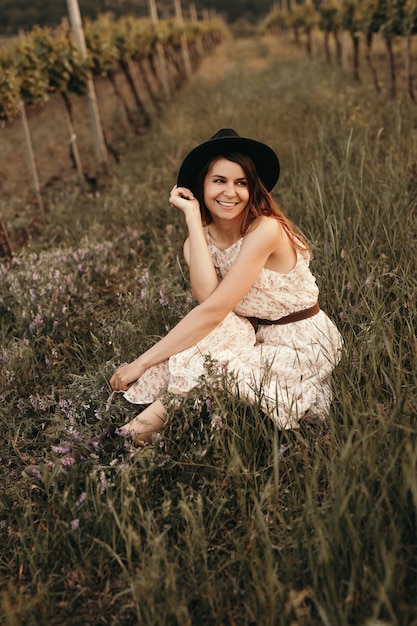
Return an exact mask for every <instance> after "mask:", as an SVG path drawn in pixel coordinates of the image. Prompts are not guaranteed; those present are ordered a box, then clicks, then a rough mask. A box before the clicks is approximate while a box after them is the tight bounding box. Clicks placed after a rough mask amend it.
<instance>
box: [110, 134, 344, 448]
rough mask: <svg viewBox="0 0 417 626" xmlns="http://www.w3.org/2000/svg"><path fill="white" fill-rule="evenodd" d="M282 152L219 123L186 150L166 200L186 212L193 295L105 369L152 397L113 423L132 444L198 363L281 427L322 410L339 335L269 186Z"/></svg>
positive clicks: (195, 373) (183, 387)
mask: <svg viewBox="0 0 417 626" xmlns="http://www.w3.org/2000/svg"><path fill="white" fill-rule="evenodd" d="M279 172H280V167H279V161H278V157H277V156H276V154H275V153H274V152H273V150H272V149H271V148H270V147H269V146H267V145H266V144H263V143H261V142H258V141H255V140H252V139H247V138H243V137H240V136H239V135H238V134H237V133H236V132H235V131H234V130H232V129H223V130H221V131H219V132H218V133H216V135H214V136H213V137H212V138H211V139H210V140H209V141H207V142H205V143H203V144H201V145H200V146H197V147H196V148H194V150H192V151H191V152H190V153H189V154H188V156H187V157H186V158H185V159H184V162H183V163H182V165H181V168H180V170H179V174H178V181H177V183H178V184H177V185H175V186H174V187H173V189H172V191H171V195H170V198H169V202H170V204H171V206H172V207H175V208H176V209H178V210H179V211H181V212H182V213H183V215H184V218H185V222H186V226H187V229H188V237H187V239H186V241H185V243H184V257H185V260H186V263H187V265H188V267H189V271H190V279H191V286H192V290H193V295H194V297H195V298H196V300H197V301H198V305H197V306H196V307H195V308H194V309H193V310H191V311H190V313H188V314H187V315H186V316H185V317H184V318H183V319H182V320H181V321H180V322H179V323H178V324H177V325H176V326H175V327H174V328H173V329H172V330H171V331H170V332H169V333H168V334H167V335H166V336H165V337H164V338H163V339H161V340H160V341H158V342H157V343H156V344H155V345H154V346H153V347H152V348H150V349H149V350H147V351H146V352H145V353H144V354H142V355H141V356H139V357H138V358H137V359H135V360H134V361H133V362H131V363H129V364H128V365H125V366H123V367H121V368H119V369H118V370H117V371H116V372H115V374H114V375H113V376H112V378H111V380H110V384H111V386H112V388H113V389H114V390H116V391H123V392H124V395H125V398H126V399H127V400H128V401H129V402H131V403H134V404H140V405H143V404H145V405H146V404H149V405H150V406H149V407H148V408H146V409H145V410H144V411H143V412H142V413H140V414H139V415H138V416H137V417H136V418H135V419H133V420H132V421H130V422H129V423H128V424H126V425H125V426H124V428H123V429H121V431H120V433H121V434H123V435H129V436H131V437H132V439H133V440H134V441H136V442H137V443H138V444H139V445H140V444H144V443H146V442H148V441H150V440H151V439H152V436H153V434H154V433H155V432H157V431H159V430H160V429H161V427H162V426H163V425H164V423H165V419H166V408H165V406H164V394H165V393H166V392H167V391H168V392H171V393H174V394H186V393H187V392H189V391H190V390H191V389H193V388H195V387H196V386H198V384H199V380H200V379H201V376H202V375H204V374H205V372H206V364H207V362H208V361H209V362H210V367H211V368H213V364H214V367H216V365H217V366H218V369H219V372H226V373H228V374H230V376H231V378H232V379H233V381H234V382H235V384H236V393H237V394H239V395H241V396H242V397H245V398H247V399H248V400H249V401H251V402H259V403H260V405H261V407H262V410H263V411H264V412H265V413H266V414H267V415H269V416H270V417H271V419H272V420H273V421H274V422H275V423H276V425H277V426H278V427H279V428H282V429H288V428H296V427H297V425H298V423H299V420H300V419H302V418H303V416H305V414H306V413H307V412H309V414H310V416H312V415H314V416H316V417H319V418H324V417H325V416H326V414H327V412H328V409H329V404H330V400H331V394H330V386H329V377H330V375H331V373H332V370H333V368H334V366H335V364H336V363H337V362H338V361H339V358H340V353H341V345H342V341H341V337H340V335H339V332H338V330H337V329H336V327H335V325H334V324H333V322H332V321H331V320H330V319H329V318H328V317H327V315H326V314H325V313H324V311H321V310H320V307H319V305H318V301H317V299H318V287H317V285H316V281H315V278H314V276H313V275H312V274H311V271H310V269H309V261H310V253H309V248H308V245H307V243H306V242H305V241H304V240H303V239H302V237H301V236H300V235H298V234H297V233H296V232H295V230H294V228H293V226H292V224H291V223H290V221H289V220H288V219H287V218H286V216H285V215H284V214H283V213H282V211H281V210H280V209H279V207H278V206H277V205H276V203H275V202H274V200H273V199H272V197H271V195H270V193H269V192H270V190H271V189H272V188H273V187H274V186H275V184H276V182H277V180H278V177H279Z"/></svg>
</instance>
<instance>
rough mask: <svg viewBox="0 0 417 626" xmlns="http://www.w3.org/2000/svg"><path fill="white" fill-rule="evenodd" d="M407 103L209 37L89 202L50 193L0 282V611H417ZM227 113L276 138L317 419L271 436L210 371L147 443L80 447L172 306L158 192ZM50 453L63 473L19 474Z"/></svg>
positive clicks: (82, 196)
mask: <svg viewBox="0 0 417 626" xmlns="http://www.w3.org/2000/svg"><path fill="white" fill-rule="evenodd" d="M416 117H417V111H416V110H415V108H414V106H413V105H412V104H411V103H410V102H408V101H407V100H406V99H401V98H400V99H398V100H396V101H385V99H384V98H382V97H377V96H376V95H375V94H374V93H373V92H372V91H371V90H370V88H369V87H368V86H367V85H366V84H363V85H359V86H356V85H355V86H353V85H352V84H350V83H349V79H348V78H347V77H346V76H345V75H342V74H341V73H339V72H337V71H335V70H334V69H331V68H329V67H328V66H324V65H323V64H322V63H321V62H320V61H318V60H316V61H308V60H307V59H306V58H305V57H304V56H303V55H302V54H301V53H300V52H299V51H297V50H296V49H295V48H292V47H291V45H290V44H288V43H285V42H281V43H278V42H276V41H274V40H271V39H262V40H260V39H259V40H258V39H250V40H238V41H236V42H235V43H233V42H227V43H226V44H224V45H223V46H222V47H221V48H220V49H218V50H216V51H215V52H214V53H213V54H212V56H211V58H210V59H208V60H206V61H205V62H204V63H203V65H202V66H201V67H200V69H199V71H198V73H197V74H196V75H195V76H194V77H193V78H192V80H191V81H190V83H189V84H188V85H187V86H186V87H185V88H184V89H183V91H181V92H180V93H179V94H177V95H176V96H175V100H173V101H172V102H171V103H170V104H169V105H167V106H166V108H165V110H164V112H163V113H162V114H161V115H160V116H159V117H158V118H157V119H155V120H154V124H153V128H152V131H151V132H149V134H148V135H146V136H144V137H143V138H141V140H140V142H138V140H137V139H133V138H132V140H131V141H130V142H128V143H129V147H128V149H127V151H126V152H125V153H124V156H123V159H122V162H121V163H120V165H118V166H117V168H114V171H113V174H112V177H111V179H110V180H109V181H107V183H106V184H102V187H101V188H100V192H99V194H96V195H92V194H88V193H82V192H80V191H79V190H78V189H77V187H76V186H74V185H73V184H71V185H68V186H65V185H63V186H61V187H60V189H55V190H54V189H53V188H52V189H51V190H50V191H49V195H48V198H47V200H48V207H49V210H48V220H47V224H46V225H45V227H44V229H43V230H42V232H40V234H39V236H38V237H36V238H34V239H33V240H32V241H31V242H30V245H28V247H27V248H26V249H25V250H24V251H22V252H21V253H20V254H19V255H18V256H17V257H16V258H15V260H14V262H13V265H12V267H11V268H8V267H4V268H3V269H2V273H1V275H2V283H1V285H2V286H1V299H0V308H1V331H0V332H1V346H2V347H1V353H0V358H1V368H2V376H1V380H0V394H1V395H0V424H1V430H2V437H1V440H0V457H1V468H2V476H3V480H2V486H1V496H0V497H1V499H0V507H1V508H0V514H1V518H0V533H1V537H0V542H1V546H2V549H1V557H0V602H1V604H0V606H1V609H0V611H1V613H0V614H1V615H2V622H3V623H4V624H7V625H8V626H9V625H10V626H11V625H13V626H14V625H21V624H22V625H23V624H24V625H25V626H26V625H29V626H30V625H33V624H42V625H44V624H48V625H55V624H71V625H72V624H103V625H105V624H117V625H119V624H144V625H152V626H153V625H159V624H161V625H170V626H171V625H172V626H174V625H177V624H178V625H181V626H182V625H188V624H198V625H204V624H207V625H213V626H218V625H230V626H233V625H234V624H239V626H241V625H249V624H260V625H262V626H277V625H282V626H284V625H285V626H287V625H289V624H293V625H295V624H297V625H300V626H302V625H304V626H319V625H324V626H348V625H352V626H353V625H354V626H358V625H363V626H377V625H378V626H382V625H383V624H384V625H385V624H390V625H392V626H405V625H408V626H411V625H416V624H417V617H416V615H417V601H416V594H415V589H416V583H417V559H416V554H417V539H416V505H417V478H416V476H417V444H416V433H417V428H416V419H415V418H416V412H417V411H416V409H417V393H416V321H415V320H416V296H417V286H416V260H415V259H416V243H415V242H416V234H417V224H416V210H415V203H416V161H417V157H416V138H417V135H416V130H415V124H416ZM227 126H231V127H233V128H235V129H236V130H237V131H238V132H240V133H241V134H245V135H248V136H253V137H257V138H259V139H261V140H264V141H267V142H268V143H270V144H271V145H272V146H274V147H275V148H276V149H277V152H278V154H279V156H280V160H281V164H282V177H281V180H280V182H279V184H278V187H277V190H276V197H277V199H278V200H279V202H280V203H281V205H282V207H283V209H284V210H285V211H286V213H287V214H288V215H289V216H290V217H291V218H292V219H293V221H294V222H295V223H296V224H297V225H298V226H299V227H300V228H301V229H302V231H303V232H304V234H305V235H306V236H307V238H308V239H309V241H310V242H311V245H312V248H313V252H314V259H313V263H312V267H313V271H314V273H315V275H316V276H317V280H318V284H319V286H320V290H321V297H320V302H321V305H322V307H323V308H324V309H325V310H326V311H327V312H328V313H329V315H330V316H331V317H332V318H333V319H335V321H336V323H337V324H338V326H339V328H340V330H341V332H342V333H343V336H344V340H345V353H344V356H343V359H342V362H341V364H340V365H339V367H338V368H337V370H336V372H335V375H334V380H333V387H334V402H333V406H332V411H331V415H330V417H329V419H328V420H327V421H326V422H324V423H305V424H303V425H302V426H301V428H300V430H298V431H295V432H279V431H277V430H276V429H275V428H274V426H273V424H272V423H271V422H269V421H268V420H266V419H265V418H264V417H263V416H262V413H261V411H260V409H259V407H257V406H248V405H247V404H245V403H243V402H241V401H240V400H239V399H238V398H236V397H235V396H234V395H233V393H232V390H230V389H229V388H228V385H227V384H226V385H225V384H220V385H219V384H218V382H219V381H217V380H216V378H215V377H213V378H212V379H211V378H207V379H206V380H205V381H202V384H201V388H200V389H198V390H197V391H196V392H195V393H192V394H190V395H189V397H187V398H186V399H185V400H184V402H183V404H182V406H181V407H180V408H178V407H175V406H173V407H172V408H171V410H170V420H169V423H168V425H167V427H166V428H165V430H164V431H163V433H162V434H161V437H159V438H157V439H156V440H155V442H154V444H153V445H151V446H149V447H147V448H146V449H144V450H142V451H136V450H134V449H132V448H131V447H130V446H127V445H125V444H124V443H123V442H118V443H116V444H114V443H112V442H109V441H107V442H106V441H105V442H104V443H102V444H100V446H99V447H98V448H97V449H96V448H94V447H93V446H92V445H91V443H89V442H91V441H92V440H93V439H94V437H95V436H96V435H97V434H98V433H100V432H101V430H102V428H103V425H105V424H108V423H109V422H111V423H114V424H117V425H121V424H123V422H124V420H126V419H128V417H129V416H133V415H134V409H133V407H130V406H128V405H126V404H125V403H124V401H123V400H122V399H121V398H120V397H118V396H115V397H114V396H112V395H111V394H110V389H109V386H108V379H109V377H110V376H111V373H112V371H113V370H114V367H116V366H117V365H118V364H119V363H121V362H124V361H128V360H130V359H131V358H133V357H134V356H136V355H137V354H138V353H139V352H140V351H141V350H144V349H146V347H147V346H149V345H151V344H152V343H153V342H154V341H155V340H156V339H157V338H158V337H159V336H162V335H163V334H164V333H165V332H166V330H167V329H168V328H170V327H172V325H174V324H175V323H176V321H177V320H178V319H179V318H180V317H182V316H183V314H184V313H185V312H186V311H187V310H188V309H189V308H190V306H192V302H191V300H190V297H189V287H188V280H187V276H186V271H185V267H184V263H183V261H182V258H181V245H182V240H183V238H184V235H185V231H184V225H183V223H182V220H181V218H180V216H179V215H176V214H173V213H172V209H170V207H169V205H168V201H167V200H168V195H169V190H170V189H171V187H172V185H173V184H174V182H175V175H176V170H177V168H178V165H179V163H180V160H181V158H182V157H183V156H184V154H185V153H186V151H187V150H188V149H189V148H190V147H191V146H193V145H194V144H195V143H196V142H198V141H200V140H204V139H206V138H207V137H209V136H210V135H212V134H213V133H214V132H215V131H216V130H218V129H219V128H220V127H227ZM220 382H223V383H224V381H220ZM59 446H66V447H68V448H69V452H68V453H67V455H68V456H70V457H75V460H76V461H77V462H76V463H75V464H74V465H72V466H70V467H69V468H68V472H67V474H66V475H65V476H63V475H61V474H58V472H57V471H53V472H52V473H51V472H49V471H46V470H45V471H44V472H43V481H42V482H41V483H40V484H34V485H32V484H30V483H28V482H26V481H24V480H23V478H22V477H21V471H22V469H23V468H24V467H25V465H26V464H28V463H31V462H41V461H44V462H47V461H49V460H54V459H56V458H58V457H62V456H63V455H64V454H65V453H64V452H63V450H62V448H60V447H59Z"/></svg>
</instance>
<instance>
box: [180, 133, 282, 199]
mask: <svg viewBox="0 0 417 626" xmlns="http://www.w3.org/2000/svg"><path fill="white" fill-rule="evenodd" d="M231 152H237V153H239V154H246V155H247V156H249V157H250V158H251V159H252V161H253V162H254V164H255V167H256V171H257V173H258V175H259V178H260V179H261V180H262V182H263V184H264V185H265V187H266V188H267V190H268V191H271V189H272V188H273V187H274V186H275V185H276V183H277V181H278V178H279V160H278V157H277V155H276V154H275V152H274V151H273V150H272V148H270V147H269V146H267V145H266V144H265V143H261V142H260V141H255V139H247V138H246V137H240V136H239V135H238V134H237V132H236V131H234V130H233V129H232V128H222V129H221V130H219V131H218V132H217V133H216V134H215V135H213V137H211V139H209V140H208V141H205V142H204V143H202V144H200V145H199V146H197V147H196V148H194V149H193V150H191V152H190V153H189V154H188V155H187V156H186V157H185V159H184V161H183V163H182V165H181V167H180V170H179V172H178V180H177V185H178V187H187V188H188V189H191V191H194V187H195V183H196V179H197V177H198V175H199V173H200V172H201V170H202V169H203V167H204V166H205V165H206V163H207V162H208V161H211V159H213V158H214V157H216V156H223V155H224V154H226V155H227V154H230V153H231Z"/></svg>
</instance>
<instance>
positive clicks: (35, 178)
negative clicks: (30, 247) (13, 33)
mask: <svg viewBox="0 0 417 626" xmlns="http://www.w3.org/2000/svg"><path fill="white" fill-rule="evenodd" d="M19 39H20V40H21V41H24V40H25V39H26V34H25V31H24V30H23V28H19ZM18 110H19V111H20V116H21V118H22V126H23V132H24V134H25V142H26V149H27V153H28V159H29V167H30V171H31V173H32V179H33V186H34V188H35V193H36V199H37V201H38V206H39V209H40V212H41V215H42V219H45V205H44V203H43V198H42V193H41V186H40V183H39V175H38V168H37V165H36V159H35V153H34V151H33V145H32V137H31V135H30V128H29V123H28V118H27V115H26V108H25V103H24V102H23V100H21V101H20V102H19V106H18ZM3 231H4V232H6V231H5V228H4V226H3Z"/></svg>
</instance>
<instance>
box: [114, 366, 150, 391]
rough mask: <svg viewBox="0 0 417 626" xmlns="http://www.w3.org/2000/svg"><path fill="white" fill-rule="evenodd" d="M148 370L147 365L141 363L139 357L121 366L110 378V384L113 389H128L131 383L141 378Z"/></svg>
mask: <svg viewBox="0 0 417 626" xmlns="http://www.w3.org/2000/svg"><path fill="white" fill-rule="evenodd" d="M145 371H146V367H144V366H143V365H141V364H140V362H139V359H136V360H135V361H132V362H131V363H128V364H127V365H123V366H122V367H119V369H117V370H116V371H115V373H114V374H113V376H112V377H111V378H110V386H111V388H112V389H113V391H127V390H128V389H129V387H130V385H131V384H132V383H133V382H134V381H135V380H137V379H138V378H140V377H141V376H142V374H143V373H144V372H145Z"/></svg>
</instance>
